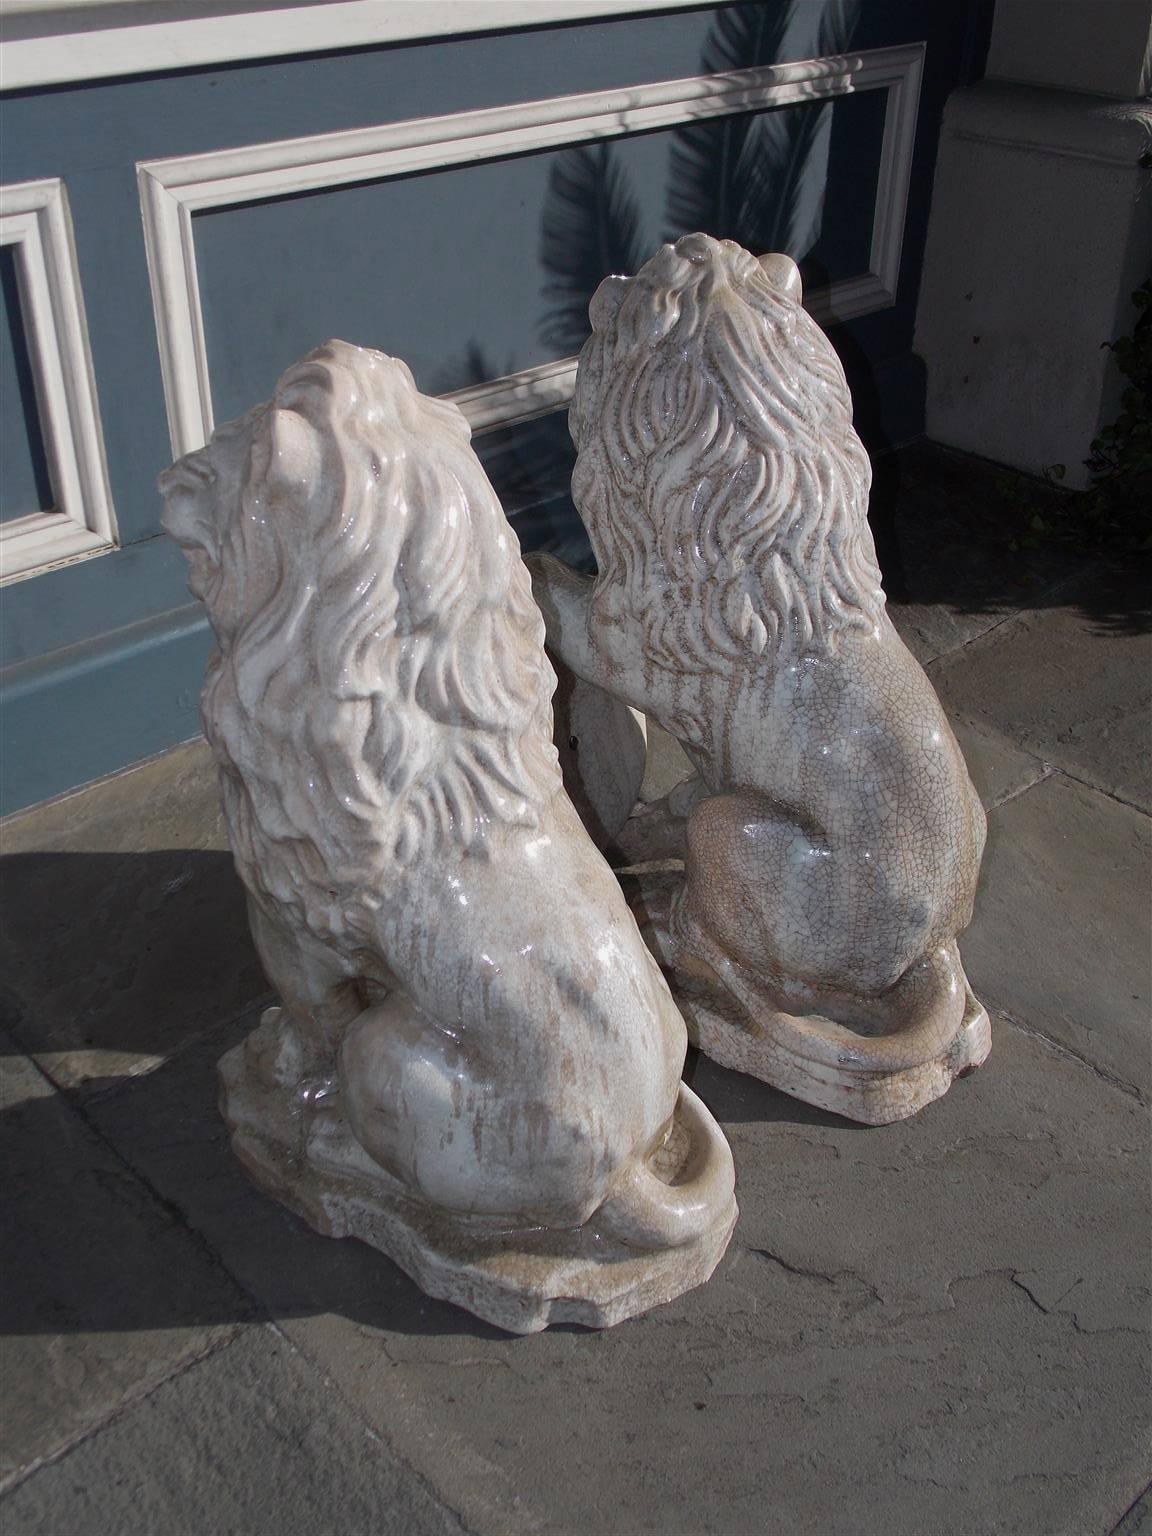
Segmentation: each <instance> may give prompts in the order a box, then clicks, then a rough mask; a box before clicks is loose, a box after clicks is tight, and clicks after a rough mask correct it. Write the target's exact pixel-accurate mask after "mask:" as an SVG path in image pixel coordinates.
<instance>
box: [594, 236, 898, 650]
mask: <svg viewBox="0 0 1152 1536" xmlns="http://www.w3.org/2000/svg"><path fill="white" fill-rule="evenodd" d="M589 314H590V318H591V321H592V335H591V336H590V337H589V339H588V341H587V342H586V343H585V346H584V350H583V352H582V353H581V354H580V365H579V370H578V373H577V379H576V391H575V395H574V397H573V401H572V408H571V413H570V417H569V422H570V426H571V431H572V437H573V440H574V442H575V444H576V448H577V460H576V468H575V471H574V474H573V478H572V491H573V497H574V499H575V501H576V505H577V507H578V509H579V511H580V514H581V517H582V518H583V520H584V523H585V525H586V526H587V529H588V533H589V537H590V539H591V542H592V547H593V549H594V551H595V554H596V559H597V562H598V565H599V577H598V581H597V586H596V589H595V596H594V602H603V603H609V602H613V601H615V602H620V601H621V600H622V601H623V604H624V606H625V607H626V608H627V609H628V610H629V611H630V612H631V613H632V614H633V615H634V616H635V617H636V618H637V619H638V620H639V622H640V624H641V626H642V632H643V636H644V644H645V650H646V654H647V655H648V657H649V659H650V660H651V661H652V662H654V663H655V664H657V665H662V666H666V667H669V668H673V669H678V670H681V671H683V670H684V669H685V668H690V669H700V670H711V668H712V667H713V666H714V665H715V664H716V663H717V662H718V661H719V660H720V659H721V658H723V659H725V660H728V661H731V660H737V659H740V658H742V657H747V656H748V655H749V654H750V653H751V654H753V655H755V654H758V653H760V652H763V650H764V649H765V647H766V646H768V645H769V644H773V645H784V644H787V643H789V642H791V643H792V644H794V645H796V646H798V647H800V648H806V647H807V648H813V647H815V648H824V649H832V648H835V646H836V644H837V643H838V641H839V639H840V637H841V636H842V635H843V634H844V633H846V632H847V631H849V630H852V629H871V628H873V627H874V625H875V623H876V622H877V619H878V616H879V613H880V611H881V609H882V607H883V602H884V598H883V593H882V591H881V588H880V573H879V571H878V569H877V566H876V559H875V552H874V549H873V545H872V539H871V535H870V533H869V530H868V525H867V522H866V517H865V514H866V510H867V500H868V487H869V484H870V479H871V471H870V467H869V463H868V458H867V455H866V454H865V452H864V449H863V447H862V445H861V443H860V440H859V438H858V437H857V436H856V433H855V432H854V431H853V428H852V401H851V396H850V395H849V392H848V386H847V384H846V382H845V379H844V372H843V369H842V368H841V366H840V361H839V359H838V358H837V356H836V354H835V352H834V351H833V350H832V347H831V346H830V344H829V342H828V340H827V338H826V337H825V336H824V334H823V332H822V331H821V330H820V328H819V327H818V326H817V325H816V323H815V322H814V321H813V320H811V319H810V318H809V316H808V315H807V314H806V313H805V312H804V310H803V309H802V308H801V305H800V279H799V274H798V272H797V271H796V267H795V265H794V263H793V262H791V261H790V260H789V259H788V257H786V256H780V255H774V256H769V257H765V258H763V259H762V260H761V261H758V260H757V259H756V258H755V257H754V256H751V255H750V254H749V253H748V252H747V251H746V250H744V249H743V248H742V247H741V246H738V245H735V244H734V243H733V242H732V241H730V240H723V241H719V240H713V239H711V238H710V237H709V236H707V235H685V236H683V237H682V238H681V239H680V240H678V241H677V242H676V244H675V245H665V246H664V247H662V249H661V250H660V251H659V252H657V254H656V255H655V256H653V257H652V259H651V260H650V261H648V262H646V263H645V265H644V266H643V267H642V268H641V269H640V271H639V272H638V273H637V275H636V276H635V277H632V278H624V277H609V278H606V279H605V280H604V282H602V283H601V285H600V287H599V288H598V289H597V291H596V294H595V296H594V298H593V300H592V304H591V307H590V310H589Z"/></svg>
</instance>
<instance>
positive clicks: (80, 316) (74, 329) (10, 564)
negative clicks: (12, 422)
mask: <svg viewBox="0 0 1152 1536" xmlns="http://www.w3.org/2000/svg"><path fill="white" fill-rule="evenodd" d="M0 244H3V245H14V246H16V248H17V256H16V260H17V270H18V273H19V278H20V303H21V310H22V314H23V319H24V325H25V330H26V333H27V338H28V350H29V353H30V355H31V359H32V367H33V373H34V375H35V381H36V399H37V405H38V408H39V414H40V428H41V431H42V433H43V435H44V445H45V449H46V451H47V455H48V463H49V473H50V478H51V483H52V492H53V496H54V498H55V502H56V506H55V509H54V510H52V511H49V512H43V511H37V512H31V513H29V514H28V516H27V517H19V518H12V519H9V520H8V521H7V522H4V523H0V584H3V583H5V582H9V581H17V580H21V579H22V578H24V577H26V576H34V575H37V574H38V573H39V572H41V571H43V570H47V569H48V568H49V567H50V566H55V565H59V564H61V563H63V562H68V561H72V560H76V559H80V558H83V557H86V556H89V555H97V554H101V553H103V552H104V551H105V550H109V549H114V548H115V545H116V521H115V517H114V515H113V511H112V496H111V492H110V490H109V487H108V471H107V466H106V464H105V460H104V442H103V436H102V434H101V430H100V412H99V406H98V404H97V400H96V382H95V379H94V377H93V374H92V359H91V355H90V353H89V350H88V328H87V325H86V324H85V320H84V302H83V298H82V296H81V292H80V279H79V276H78V273H77V270H76V249H75V245H74V242H73V239H72V224H71V220H70V218H69V215H68V204H67V200H66V197H65V193H64V183H63V182H61V181H56V180H51V181H25V182H17V183H12V184H10V185H8V186H5V187H0Z"/></svg>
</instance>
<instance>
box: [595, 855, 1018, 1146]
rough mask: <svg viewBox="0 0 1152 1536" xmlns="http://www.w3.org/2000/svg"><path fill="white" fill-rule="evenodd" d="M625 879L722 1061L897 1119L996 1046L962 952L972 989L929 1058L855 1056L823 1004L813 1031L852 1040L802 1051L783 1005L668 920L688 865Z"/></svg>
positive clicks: (802, 1092)
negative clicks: (693, 946)
mask: <svg viewBox="0 0 1152 1536" xmlns="http://www.w3.org/2000/svg"><path fill="white" fill-rule="evenodd" d="M624 879H625V889H626V891H627V892H628V894H630V896H631V897H632V907H633V911H634V912H635V914H636V920H637V922H638V923H639V925H640V931H641V933H642V934H643V936H644V939H645V941H646V942H647V944H648V946H649V948H650V949H651V950H652V952H653V953H654V954H655V955H656V957H657V959H659V961H660V963H661V966H662V967H663V969H664V972H665V975H666V976H667V978H668V984H669V986H670V987H671V989H672V994H673V996H674V997H675V999H676V1004H677V1006H678V1007H679V1009H680V1012H681V1014H682V1015H683V1017H684V1022H685V1023H686V1024H687V1026H688V1038H689V1040H690V1041H691V1042H692V1044H693V1045H695V1046H696V1047H698V1049H699V1050H701V1051H703V1052H704V1054H705V1055H706V1056H710V1057H711V1058H712V1060H713V1061H716V1062H719V1064H720V1065H721V1066H722V1067H730V1068H731V1069H732V1070H733V1071H736V1072H747V1073H748V1074H749V1075H750V1076H751V1077H758V1078H760V1080H761V1081H762V1082H765V1083H770V1084H771V1085H772V1087H773V1088H779V1089H780V1090H781V1091H782V1092H783V1093H787V1094H791V1095H792V1097H793V1098H797V1099H803V1100H804V1101H805V1103H808V1104H815V1105H816V1106H817V1107H818V1108H820V1109H827V1110H831V1111H832V1112H833V1113H835V1114H838V1115H844V1116H845V1117H846V1118H847V1119H849V1120H857V1121H860V1122H861V1123H862V1124H864V1125H889V1124H891V1123H892V1122H893V1121H895V1120H905V1119H907V1118H908V1117H909V1116H910V1115H914V1114H916V1112H917V1111H918V1110H920V1109H923V1108H924V1106H925V1105H926V1104H930V1103H932V1101H933V1100H934V1099H938V1098H940V1097H942V1095H944V1094H945V1093H947V1091H948V1089H949V1088H950V1087H951V1086H952V1083H953V1081H954V1080H955V1079H956V1078H957V1077H962V1076H964V1075H965V1074H966V1073H968V1072H971V1071H973V1070H974V1069H975V1068H976V1067H978V1066H980V1065H981V1064H982V1063H983V1062H984V1061H985V1060H986V1059H987V1057H988V1053H989V1051H990V1050H991V1047H992V1031H991V1025H990V1023H989V1019H988V1012H987V1009H986V1008H985V1007H984V1006H983V1004H982V1003H980V1002H979V1001H978V999H977V998H976V997H975V996H974V995H973V993H972V990H971V988H969V986H968V984H967V980H966V979H965V977H964V973H963V970H962V969H961V967H960V965H959V959H958V957H956V958H955V970H956V974H957V978H958V982H959V984H960V985H962V986H963V989H964V1006H963V1012H962V1016H961V1017H960V1019H959V1022H958V1024H957V1026H956V1027H955V1028H954V1029H953V1030H951V1031H950V1032H949V1033H948V1034H947V1036H946V1037H945V1038H942V1039H941V1040H940V1041H939V1042H938V1044H937V1048H936V1049H935V1051H934V1052H933V1053H932V1054H930V1055H928V1056H927V1058H926V1059H919V1060H917V1059H913V1060H910V1061H909V1062H908V1063H907V1064H906V1065H900V1066H894V1067H893V1068H892V1069H890V1070H883V1071H877V1070H876V1069H875V1068H873V1067H870V1066H867V1065H863V1064H860V1063H857V1062H854V1061H853V1060H852V1049H853V1046H852V1037H851V1034H850V1033H849V1031H848V1030H847V1029H846V1028H845V1027H844V1026H842V1025H838V1024H836V1023H835V1022H833V1021H831V1020H829V1019H825V1018H823V1017H821V1016H819V1015H817V1014H815V1013H814V1014H812V1015H810V1016H809V1021H810V1022H811V1024H812V1025H813V1032H814V1033H816V1032H817V1031H820V1030H822V1029H828V1028H829V1027H830V1028H831V1029H834V1030H839V1031H840V1032H841V1033H842V1034H844V1036H845V1045H844V1049H843V1051H842V1052H841V1053H840V1054H839V1058H838V1060H837V1061H836V1062H835V1063H834V1064H833V1063H830V1062H829V1061H827V1060H819V1059H813V1058H812V1057H809V1056H807V1055H802V1054H800V1052H798V1051H797V1050H796V1049H794V1048H793V1047H792V1046H790V1045H789V1044H786V1043H785V1042H784V1040H782V1039H781V1038H780V1032H779V1031H778V1030H777V1029H774V1027H773V1026H774V1022H775V1021H776V1020H778V1019H781V1018H783V1017H784V1015H785V1010H784V1009H783V1008H779V1009H773V1008H772V1006H771V1004H770V1002H769V1001H768V1000H767V999H766V998H765V1000H764V1003H763V1006H761V1007H758V1008H756V1009H755V1010H753V1009H752V1008H750V1007H749V1006H747V1005H746V1003H744V1002H741V1001H740V1000H738V999H737V998H736V997H735V996H734V994H733V992H732V991H731V990H730V989H729V988H728V987H727V986H725V985H724V984H723V982H722V981H721V980H720V979H719V978H718V977H717V976H716V975H715V974H714V973H711V972H710V971H709V969H708V967H707V966H701V965H700V964H699V963H698V962H697V961H696V960H695V958H694V957H692V956H688V955H685V954H683V953H682V952H681V950H680V948H679V946H678V945H677V943H676V940H675V939H674V937H673V936H672V934H671V932H670V925H669V921H668V919H669V909H670V906H671V898H672V895H673V893H674V891H675V889H676V888H677V886H678V885H679V883H680V881H681V880H682V874H681V872H680V871H676V872H671V871H668V870H667V869H665V870H662V871H659V872H652V873H647V874H645V873H642V872H635V873H633V874H629V875H626V876H625V877H624ZM788 1017H789V1019H790V1022H794V1021H795V1020H796V1013H795V1011H792V1010H790V1011H789V1015H788ZM787 1033H788V1034H789V1035H790V1036H791V1035H793V1034H794V1032H793V1031H788V1032H787ZM909 1033H910V1032H909ZM883 1038H884V1040H885V1041H886V1042H892V1043H896V1042H898V1041H899V1040H900V1038H901V1036H900V1032H899V1031H897V1032H895V1033H892V1034H888V1035H886V1036H884V1037H883ZM858 1039H859V1043H860V1046H861V1048H863V1049H864V1050H867V1048H868V1047H869V1046H870V1045H875V1044H876V1042H877V1039H878V1036H877V1034H876V1033H875V1032H874V1031H869V1030H865V1029H863V1028H861V1029H860V1030H859V1034H858ZM910 1054H913V1053H910Z"/></svg>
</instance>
